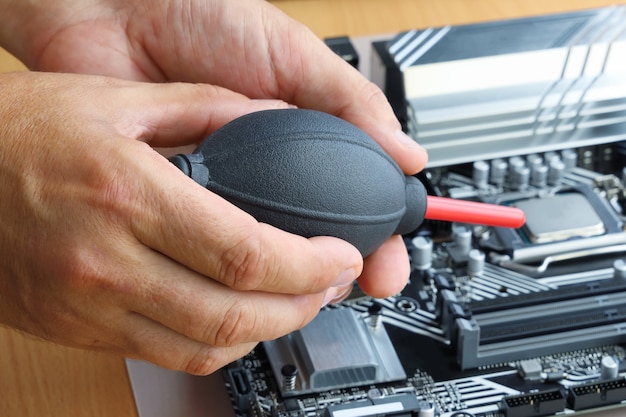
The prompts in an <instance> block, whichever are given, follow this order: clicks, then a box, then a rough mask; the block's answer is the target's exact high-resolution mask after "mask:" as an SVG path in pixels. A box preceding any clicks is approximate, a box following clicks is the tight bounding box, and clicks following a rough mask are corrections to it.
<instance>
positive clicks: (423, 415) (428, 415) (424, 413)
mask: <svg viewBox="0 0 626 417" xmlns="http://www.w3.org/2000/svg"><path fill="white" fill-rule="evenodd" d="M419 409H420V411H419V412H418V413H417V417H435V405H434V404H432V403H430V402H429V401H420V402H419Z"/></svg>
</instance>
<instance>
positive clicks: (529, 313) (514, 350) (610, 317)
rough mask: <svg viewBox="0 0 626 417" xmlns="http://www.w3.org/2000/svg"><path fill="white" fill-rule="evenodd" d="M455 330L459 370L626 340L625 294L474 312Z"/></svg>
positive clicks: (457, 324)
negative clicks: (481, 312) (482, 312)
mask: <svg viewBox="0 0 626 417" xmlns="http://www.w3.org/2000/svg"><path fill="white" fill-rule="evenodd" d="M456 331H457V337H456V343H457V345H458V348H457V361H458V363H459V365H460V366H461V368H462V369H471V368H475V367H479V366H485V365H493V364H498V363H503V362H509V361H515V360H521V359H528V358H530V357H536V356H541V355H551V354H554V353H558V352H563V351H568V350H572V349H573V348H576V349H587V348H592V347H598V346H606V345H612V344H621V343H626V292H624V291H622V292H617V293H614V294H606V295H601V296H593V297H584V298H578V299H573V300H566V301H559V302H552V303H545V304H536V305H533V306H527V307H521V308H511V309H503V310H500V311H492V312H489V313H484V314H475V315H473V316H472V317H471V318H470V319H464V318H459V319H457V320H456Z"/></svg>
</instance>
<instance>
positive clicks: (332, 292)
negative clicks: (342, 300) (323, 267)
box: [322, 287, 337, 307]
mask: <svg viewBox="0 0 626 417" xmlns="http://www.w3.org/2000/svg"><path fill="white" fill-rule="evenodd" d="M336 297H337V287H330V288H329V289H328V290H327V291H326V295H325V296H324V301H322V307H326V306H327V305H328V303H330V302H331V301H333V300H334V299H335V298H336Z"/></svg>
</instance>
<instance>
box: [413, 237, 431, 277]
mask: <svg viewBox="0 0 626 417" xmlns="http://www.w3.org/2000/svg"><path fill="white" fill-rule="evenodd" d="M411 243H412V244H413V249H412V250H411V266H412V267H413V269H416V270H419V271H425V270H427V269H429V268H430V267H431V265H432V258H433V241H432V240H431V239H429V238H427V237H424V236H417V237H415V238H413V239H412V240H411Z"/></svg>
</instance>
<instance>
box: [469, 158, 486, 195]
mask: <svg viewBox="0 0 626 417" xmlns="http://www.w3.org/2000/svg"><path fill="white" fill-rule="evenodd" d="M472 180H473V181H474V185H475V186H476V187H477V188H485V187H486V186H487V183H488V181H489V164H488V163H487V162H485V161H476V162H474V163H473V164H472Z"/></svg>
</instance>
